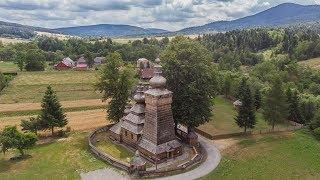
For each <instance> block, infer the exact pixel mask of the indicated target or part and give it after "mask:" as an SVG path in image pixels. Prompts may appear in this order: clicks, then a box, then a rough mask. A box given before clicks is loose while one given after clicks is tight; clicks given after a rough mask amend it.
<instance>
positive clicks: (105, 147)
mask: <svg viewBox="0 0 320 180" xmlns="http://www.w3.org/2000/svg"><path fill="white" fill-rule="evenodd" d="M96 147H97V148H99V149H100V150H102V151H103V152H105V153H107V154H110V155H111V156H112V157H114V158H116V159H118V160H120V161H125V162H128V163H129V162H130V160H131V159H132V157H133V156H134V154H133V152H131V151H129V150H128V149H126V148H124V147H123V146H121V145H118V144H115V143H112V142H110V141H109V140H108V139H106V138H102V139H100V141H99V142H97V143H96Z"/></svg>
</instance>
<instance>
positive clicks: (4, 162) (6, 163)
mask: <svg viewBox="0 0 320 180" xmlns="http://www.w3.org/2000/svg"><path fill="white" fill-rule="evenodd" d="M30 158H32V156H31V155H29V154H26V155H24V156H13V157H11V158H9V159H6V158H5V156H4V157H3V158H2V159H0V161H1V163H0V174H1V173H5V172H7V171H9V170H10V169H11V168H12V166H13V165H15V164H17V163H21V162H23V161H26V160H28V159H30Z"/></svg>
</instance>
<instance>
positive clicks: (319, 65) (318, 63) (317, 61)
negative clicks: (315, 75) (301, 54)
mask: <svg viewBox="0 0 320 180" xmlns="http://www.w3.org/2000/svg"><path fill="white" fill-rule="evenodd" d="M299 64H301V65H307V66H309V67H312V68H316V69H320V57H319V58H314V59H309V60H306V61H300V62H299Z"/></svg>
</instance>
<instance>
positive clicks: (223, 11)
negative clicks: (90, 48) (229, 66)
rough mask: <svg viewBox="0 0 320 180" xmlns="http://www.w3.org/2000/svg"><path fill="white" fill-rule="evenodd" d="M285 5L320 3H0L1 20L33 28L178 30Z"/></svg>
mask: <svg viewBox="0 0 320 180" xmlns="http://www.w3.org/2000/svg"><path fill="white" fill-rule="evenodd" d="M283 2H296V3H304V4H314V3H319V4H320V0H294V1H292V0H291V1H290V0H90V1H80V0H0V20H3V21H12V22H17V23H23V24H27V25H34V26H44V27H50V28H55V27H65V26H77V25H90V24H102V23H110V24H111V23H112V24H130V25H137V26H142V27H155V28H164V29H169V30H178V29H181V28H184V27H189V26H195V25H203V24H205V23H208V22H212V21H219V20H231V19H236V18H240V17H244V16H247V15H251V14H253V13H255V12H257V11H261V10H264V9H266V8H269V7H271V6H275V5H277V4H279V3H283Z"/></svg>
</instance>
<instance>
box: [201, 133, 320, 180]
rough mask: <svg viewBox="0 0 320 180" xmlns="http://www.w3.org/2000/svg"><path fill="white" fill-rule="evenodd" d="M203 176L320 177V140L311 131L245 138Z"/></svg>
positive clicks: (242, 177) (224, 177) (246, 177)
mask: <svg viewBox="0 0 320 180" xmlns="http://www.w3.org/2000/svg"><path fill="white" fill-rule="evenodd" d="M237 147H238V148H235V149H234V150H230V149H229V150H228V152H226V153H225V154H224V155H223V158H222V161H221V163H220V164H219V166H218V168H217V169H216V170H215V171H213V172H211V173H210V174H209V175H207V176H206V177H203V178H202V179H208V180H209V179H279V180H280V179H320V142H319V141H317V140H316V139H315V138H314V137H313V136H312V135H310V133H309V132H307V130H300V131H296V132H294V133H289V134H285V135H268V136H264V137H263V136H261V137H259V138H251V139H243V140H241V141H240V142H239V143H238V145H237Z"/></svg>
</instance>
